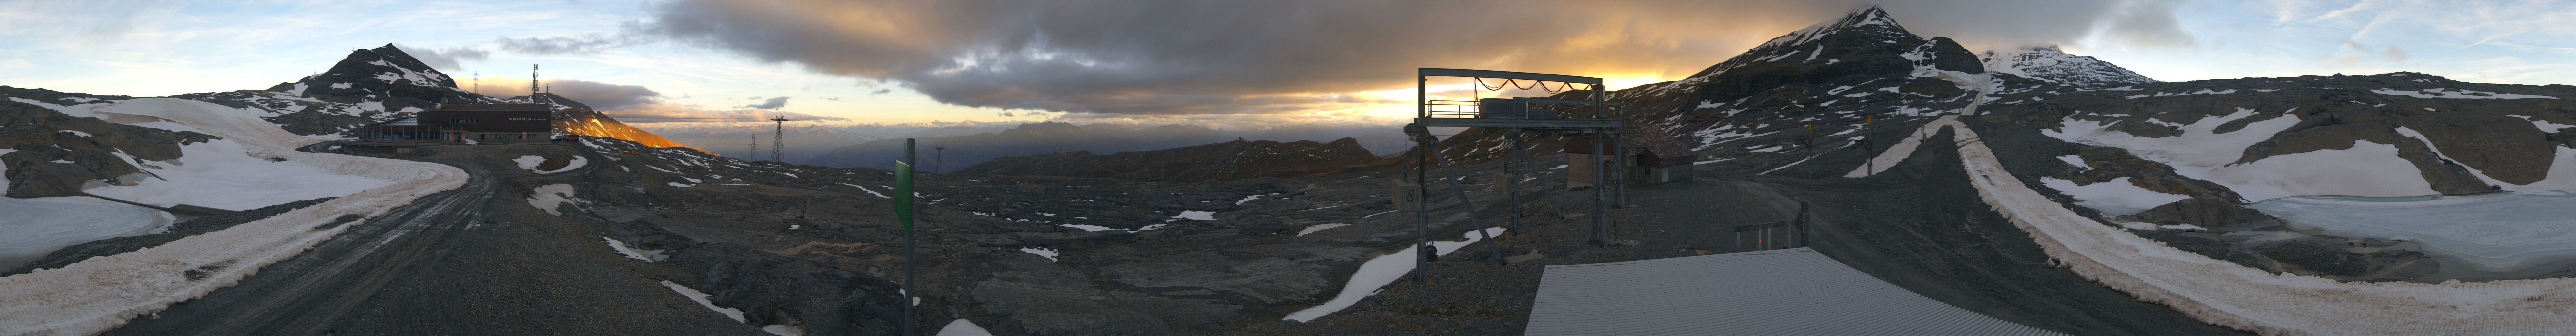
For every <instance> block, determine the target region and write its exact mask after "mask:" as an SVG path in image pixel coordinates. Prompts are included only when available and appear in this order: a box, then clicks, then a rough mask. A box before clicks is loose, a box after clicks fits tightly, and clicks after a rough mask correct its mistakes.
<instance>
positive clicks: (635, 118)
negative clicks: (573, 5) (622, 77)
mask: <svg viewBox="0 0 2576 336" xmlns="http://www.w3.org/2000/svg"><path fill="white" fill-rule="evenodd" d="M484 79H485V80H488V81H492V82H493V83H497V84H498V85H483V86H481V87H470V86H469V87H467V88H466V89H467V90H470V91H474V93H480V94H483V95H486V96H494V97H517V96H526V95H528V87H527V86H522V85H517V84H513V83H520V81H524V80H527V79H525V78H517V79H512V78H507V77H486V78H484ZM541 82H542V83H543V84H545V85H546V87H547V90H551V91H547V92H548V93H553V94H555V95H559V96H563V97H564V98H570V99H572V100H573V101H577V102H581V103H582V104H583V105H590V107H591V108H592V109H597V110H599V112H601V113H606V114H608V115H609V116H610V117H615V118H620V119H618V120H619V121H623V122H629V123H650V122H739V121H747V120H714V119H769V118H774V117H786V118H787V119H791V120H849V119H846V118H840V117H826V116H818V115H812V114H804V113H796V112H785V111H771V110H761V109H731V110H714V109H707V108H704V107H702V106H699V105H696V104H680V103H673V102H670V101H666V100H663V98H664V97H663V96H662V93H661V92H655V91H653V89H650V88H645V87H644V86H642V85H625V84H612V83H601V82H593V81H586V80H578V79H549V80H543V81H541ZM787 98H788V97H776V98H771V99H769V104H761V105H772V104H774V105H775V106H771V107H766V108H768V109H774V108H778V107H784V106H786V104H787Z"/></svg>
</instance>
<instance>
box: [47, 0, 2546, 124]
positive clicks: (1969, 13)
mask: <svg viewBox="0 0 2576 336" xmlns="http://www.w3.org/2000/svg"><path fill="white" fill-rule="evenodd" d="M1868 4H1869V3H1868V2H1852V1H1801V2H1743V1H1729V2H1678V1H1657V2H1608V1H1580V2H1536V1H1511V2H1429V1H1412V2H1396V1H1295V2H1255V1H1203V2H1178V1H1167V2H1090V1H1083V2H999V1H938V2H817V1H797V2H754V1H720V2H634V1H598V2H564V1H525V2H512V1H469V2H410V1H405V2H232V1H188V2H130V1H7V2H0V85H7V86H15V87H27V88H45V89H52V90H59V91H71V92H85V93H93V94H111V95H130V96H162V95H173V94H181V93H193V92H211V91H230V90H240V89H263V88H267V87H268V86H270V85H274V84H277V83H279V82H285V81H292V80H294V79H295V78H297V77H300V76H304V75H310V74H313V73H315V72H319V71H322V70H324V69H326V68H328V67H329V66H330V65H331V64H332V63H333V62H335V61H337V60H339V59H340V58H341V57H343V56H345V55H347V53H348V52H349V51H350V50H352V49H361V48H373V47H376V46H380V45H384V44H387V43H393V44H397V45H400V46H402V47H403V48H404V49H406V50H408V51H410V52H412V53H413V54H414V55H415V56H418V57H420V58H423V59H424V60H426V61H428V62H430V63H432V64H433V65H435V66H437V67H438V68H439V69H440V70H441V71H444V72H446V73H448V74H450V75H452V76H455V77H456V78H458V84H459V85H460V86H467V87H473V86H475V85H474V84H473V81H472V80H470V79H469V78H472V77H474V76H475V74H476V73H477V72H479V73H480V74H481V77H482V85H481V88H482V90H484V91H486V92H487V93H492V94H500V95H516V94H524V92H525V91H526V89H525V86H526V83H527V80H528V77H527V76H528V75H527V70H528V65H529V64H532V63H534V64H542V65H543V66H544V72H543V73H542V76H541V77H543V78H544V79H547V80H551V81H557V82H558V83H559V86H558V87H557V91H558V92H559V93H564V94H566V95H568V96H573V97H574V98H575V99H581V100H585V101H591V102H593V103H592V105H595V106H598V107H601V108H602V109H603V110H606V111H609V112H611V113H612V114H613V115H628V116H644V115H658V116H682V115H698V116H705V115H718V114H721V113H722V111H738V110H753V109H760V108H765V107H774V108H775V109H774V110H775V111H787V112H794V113H800V114H807V115H814V116H821V117H830V118H838V119H840V120H830V121H828V122H835V123H916V122H930V121H967V120H974V121H1036V120H1064V121H1073V122H1151V123H1168V122H1186V123H1200V124H1209V125H1234V126H1238V127H1240V126H1253V125H1266V124H1279V123H1303V122H1321V123H1388V122H1393V121H1394V120H1396V119H1398V118H1402V117H1405V116H1409V114H1408V113H1409V111H1410V110H1409V107H1408V106H1407V105H1409V103H1410V102H1411V101H1412V99H1413V97H1412V84H1413V83H1411V79H1410V78H1411V75H1412V69H1413V68H1417V67H1447V68H1475V69H1491V70H1510V71H1528V72H1544V73H1558V74H1568V75H1580V76H1594V77H1603V78H1607V79H1608V80H1609V81H1610V83H1611V86H1612V87H1613V88H1614V89H1616V88H1626V87H1629V86H1635V85H1640V84H1648V83H1654V82H1659V81H1666V80H1674V79H1680V78H1681V77H1683V76H1688V75H1690V74H1692V73H1694V72H1697V71H1699V70H1701V69H1702V68H1706V67H1708V66H1709V65H1711V64H1715V63H1717V62H1719V61H1723V60H1725V59H1726V58H1728V57H1731V56H1734V55H1735V54H1737V53H1740V52H1742V51H1744V49H1746V48H1750V47H1752V46H1754V45H1756V44H1760V43H1761V42H1763V41H1764V40H1768V39H1770V38H1772V37H1776V36H1779V35H1782V34H1786V33H1788V32H1790V31H1794V30H1797V29H1798V28H1801V27H1805V26H1807V25H1810V24H1814V23H1816V22H1820V21H1825V20H1829V19H1832V18H1834V17H1837V16H1839V15H1842V14H1843V13H1844V12H1846V11H1849V10H1851V9H1854V8H1857V7H1861V6H1866V5H1868ZM1883 6H1884V7H1885V8H1886V9H1887V11H1888V12H1889V13H1890V14H1891V15H1892V16H1894V17H1895V19H1896V20H1897V21H1898V22H1900V23H1901V24H1903V25H1904V26H1905V27H1906V28H1908V29H1910V30H1912V31H1913V32H1914V33H1916V34H1919V35H1924V36H1927V37H1928V36H1947V37H1951V38H1953V39H1956V40H1958V41H1959V42H1961V43H1962V44H1965V45H1967V46H1968V47H1969V48H1970V49H1972V50H1985V49H1990V48H2009V47H2014V46H2021V45H2029V44H2041V43H2054V44H2060V45H2063V46H2064V47H2065V49H2066V51H2067V52H2069V53H2073V54H2077V55H2084V56H2093V57H2097V58H2101V59H2103V60H2106V61H2110V62H2112V63H2115V64H2119V65H2121V66H2124V67H2127V68H2129V69H2131V70H2135V71H2137V72H2138V73H2140V74H2144V75H2147V76H2148V77H2153V78H2155V79H2158V80H2165V81H2185V80H2198V79H2215V78H2239V77H2270V76H2297V75H2328V74H2334V73H2345V74H2375V73H2384V72H2392V71H2416V72H2423V73H2429V74H2434V75H2439V76H2446V77H2450V78H2452V79H2457V80H2464V81H2474V82H2489V83H2511V84H2576V2H2473V1H2430V2H2413V1H2387V2H2351V1H2250V2H2236V1H2206V2H2165V1H2159V2H2116V1H2088V2H2072V1H2069V2H2037V1H2011V2H1983V1H1960V2H1933V1H1906V2H1888V3H1885V4H1883ZM1435 84H1443V85H1446V86H1445V87H1446V88H1452V89H1454V88H1463V87H1464V86H1462V85H1460V84H1461V83H1451V82H1444V83H1435ZM576 93H578V95H576ZM1451 93H1452V94H1459V95H1463V94H1464V93H1463V92H1460V91H1455V90H1452V91H1451ZM780 97H785V98H784V99H780ZM763 111H768V110H763Z"/></svg>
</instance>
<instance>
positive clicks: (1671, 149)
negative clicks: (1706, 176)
mask: <svg viewBox="0 0 2576 336" xmlns="http://www.w3.org/2000/svg"><path fill="white" fill-rule="evenodd" d="M1627 140H1628V142H1623V143H1620V144H1619V146H1620V147H1622V148H1620V149H1619V152H1620V153H1619V154H1620V155H1619V166H1620V167H1623V168H1625V169H1623V170H1626V171H1620V172H1611V173H1610V179H1612V180H1617V181H1621V182H1624V183H1627V184H1630V185H1657V184H1665V183H1672V182H1678V181H1685V180H1690V179H1691V178H1693V176H1691V168H1692V166H1691V165H1692V164H1693V162H1692V161H1694V160H1698V159H1699V154H1698V153H1694V152H1691V150H1690V147H1689V146H1683V145H1682V143H1681V141H1679V140H1675V139H1673V138H1672V137H1664V136H1642V137H1631V138H1629V139H1627ZM1596 146H1597V145H1595V144H1593V143H1592V138H1591V137H1568V138H1566V140H1565V165H1566V168H1567V169H1566V177H1567V178H1568V179H1569V182H1570V183H1571V184H1572V185H1574V186H1590V185H1593V184H1594V183H1595V182H1593V180H1592V170H1593V169H1595V168H1594V166H1596V165H1597V163H1596V162H1599V160H1596V159H1593V155H1595V154H1594V152H1598V151H1599V149H1597V148H1595V147H1596Z"/></svg>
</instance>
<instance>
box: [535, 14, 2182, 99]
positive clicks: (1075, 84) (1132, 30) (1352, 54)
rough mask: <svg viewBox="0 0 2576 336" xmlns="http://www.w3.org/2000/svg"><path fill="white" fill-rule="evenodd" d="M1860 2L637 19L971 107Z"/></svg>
mask: <svg viewBox="0 0 2576 336" xmlns="http://www.w3.org/2000/svg"><path fill="white" fill-rule="evenodd" d="M1863 5H1864V4H1863V3H1861V2H1852V1H1800V2H1592V1H1585V2H1393V1H1388V2H1356V1H1344V2H1311V1H1307V2H1285V1H1227V2H1118V1H1087V2H1003V1H943V2H819V1H794V2H752V1H693V2H677V3H670V4H667V5H665V6H663V7H660V8H658V10H657V14H656V17H654V18H652V19H651V20H649V21H646V22H642V23H639V24H635V25H631V26H630V27H629V29H630V31H629V34H630V35H634V36H652V37H657V38H667V39H670V40H672V41H676V42H679V43H682V44H687V45H694V46H700V47H706V48H711V49H716V50H725V51H732V52H738V53H741V54H743V55H747V56H750V57H752V58H755V59H758V60H760V61H765V62H785V63H792V64H799V65H803V66H805V67H807V68H809V69H812V70H814V71H817V72H822V73H828V74H837V75H845V76H851V77H857V78H863V79H869V80H885V81H892V82H895V83H900V84H901V85H903V86H905V87H908V88H910V89H912V90H915V91H919V92H921V93H923V94H925V95H928V96H929V97H931V98H932V99H935V100H937V101H939V102H943V103H948V104H956V105H963V106H974V107H994V108H1006V109H1032V110H1046V111H1059V112H1069V113H1070V114H1069V116H1102V115H1163V114H1242V113H1282V112H1300V111H1312V110H1316V109H1319V108H1327V107H1329V106H1336V105H1344V104H1350V103H1363V102H1362V101H1363V100H1366V99H1361V98H1354V97H1351V96H1348V95H1343V96H1338V97H1337V96H1333V94H1336V93H1351V92H1362V91H1371V90H1386V89H1393V88H1398V87H1406V86H1411V85H1412V84H1413V83H1411V82H1412V81H1411V80H1410V79H1409V78H1410V77H1411V76H1410V75H1409V74H1410V73H1412V71H1413V68H1417V67H1452V68H1482V69H1500V70H1515V71H1530V72H1547V73H1565V74H1580V75H1590V76H1597V77H1643V78H1659V79H1669V78H1671V77H1674V76H1680V75H1686V74H1689V73H1693V72H1697V71H1698V70H1700V69H1701V68H1704V67H1707V66H1709V65H1711V64H1715V63H1717V62H1718V61H1722V60H1724V59H1726V58H1727V57H1731V56H1733V55H1735V54H1737V53H1740V52H1742V51H1743V50H1744V49H1746V48H1749V47H1751V46H1753V45H1755V44H1759V43H1761V42H1762V41H1764V40H1768V39H1770V38H1772V37H1775V36H1778V35H1781V34H1785V33H1788V32H1790V31H1794V30H1796V29H1798V28H1800V27H1804V26H1807V25H1810V24H1813V23H1816V22H1819V21H1824V20H1827V19H1831V18H1833V17H1835V16H1837V15H1841V14H1842V13H1844V12H1846V11H1848V10H1851V9H1853V8H1857V7H1859V6H1863ZM1887 8H1888V10H1889V12H1891V13H1892V14H1893V15H1895V16H1896V18H1897V19H1898V20H1899V21H1903V22H1904V23H1906V24H1908V25H1909V28H1913V29H1914V31H1915V32H1916V33H1918V34H1924V35H1934V36H1952V37H1954V38H1957V39H1959V40H1961V41H1962V42H1964V43H1969V44H1970V45H1971V47H1986V46H1994V45H2001V46H2004V47H2010V46H2018V45H2024V44H2035V43H2062V44H2071V43H2073V42H2074V41H2076V40H2078V39H2080V38H2083V37H2087V36H2093V35H2106V36H2117V37H2120V40H2123V41H2130V42H2132V43H2142V44H2157V45H2163V46H2180V47H2189V46H2190V45H2191V41H2192V40H2191V38H2190V36H2189V35H2187V34H2184V33H2183V32H2182V31H2181V30H2179V29H2178V27H2176V26H2175V25H2174V24H2173V22H2174V20H2173V18H2172V16H2173V15H2172V10H2171V6H2170V5H2158V4H2154V3H2126V2H2022V1H2014V2H1942V3H1929V2H1898V3H1893V4H1890V5H1888V6H1887ZM632 39H635V37H622V38H604V37H588V38H565V39H563V40H561V41H557V42H562V43H555V44H563V45H589V44H603V43H614V42H608V41H620V40H632ZM531 40H533V39H531ZM592 41H599V42H592ZM512 50H516V49H512ZM548 50H552V49H548ZM1407 100H1409V99H1407ZM1380 104H1382V103H1380Z"/></svg>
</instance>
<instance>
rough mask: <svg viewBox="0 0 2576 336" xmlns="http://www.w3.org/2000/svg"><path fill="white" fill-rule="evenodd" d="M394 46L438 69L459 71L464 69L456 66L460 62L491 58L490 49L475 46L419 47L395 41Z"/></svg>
mask: <svg viewBox="0 0 2576 336" xmlns="http://www.w3.org/2000/svg"><path fill="white" fill-rule="evenodd" d="M394 48H396V49H402V51H403V53H406V54H411V58H413V59H418V60H420V62H421V63H424V64H429V67H431V68H438V70H442V71H460V70H462V69H464V68H460V67H457V65H458V63H460V62H464V61H481V60H484V59H489V58H492V52H491V51H485V50H483V49H481V48H475V47H455V48H447V49H438V48H420V47H413V46H409V45H403V44H400V43H396V44H394Z"/></svg>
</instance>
